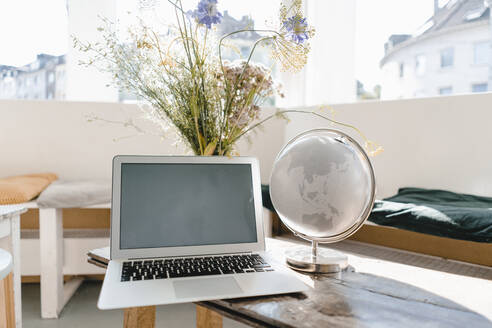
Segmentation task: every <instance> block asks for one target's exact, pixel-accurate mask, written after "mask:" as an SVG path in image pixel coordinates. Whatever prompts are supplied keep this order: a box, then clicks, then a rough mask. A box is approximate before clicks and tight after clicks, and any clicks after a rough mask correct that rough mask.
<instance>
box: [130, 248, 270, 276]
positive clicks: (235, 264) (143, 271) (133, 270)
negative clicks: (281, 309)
mask: <svg viewBox="0 0 492 328" xmlns="http://www.w3.org/2000/svg"><path fill="white" fill-rule="evenodd" d="M271 271H273V269H272V267H271V266H270V265H269V264H268V263H266V262H265V260H264V259H263V258H262V257H261V256H260V255H258V254H251V255H226V256H205V257H203V256H200V257H184V258H172V259H159V260H145V261H125V262H123V269H122V272H121V281H137V280H153V279H167V278H182V277H196V276H211V275H221V274H224V275H226V274H234V273H251V272H271Z"/></svg>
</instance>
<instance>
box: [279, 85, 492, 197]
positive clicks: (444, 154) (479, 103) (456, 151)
mask: <svg viewBox="0 0 492 328" xmlns="http://www.w3.org/2000/svg"><path fill="white" fill-rule="evenodd" d="M491 104H492V93H484V94H474V95H464V96H448V97H435V98H424V99H410V100H395V101H369V102H363V103H357V104H346V105H345V104H344V105H334V106H333V108H334V109H335V111H336V114H335V118H336V119H338V120H340V121H342V122H346V123H351V124H354V125H355V126H357V127H359V128H360V129H361V130H362V131H363V132H364V133H365V134H366V135H367V136H368V137H369V138H370V139H371V140H374V141H377V142H379V143H380V144H382V146H383V147H384V149H385V151H384V152H383V153H382V154H380V155H378V156H376V157H374V158H372V161H373V164H374V167H375V171H376V180H377V189H378V197H387V196H390V195H393V194H395V193H396V191H397V190H398V188H399V187H405V186H414V187H425V188H440V189H448V190H454V191H458V192H466V193H474V194H478V195H488V196H492V146H491V145H492V133H491V122H492V106H491ZM290 117H291V119H292V123H291V124H289V125H287V128H286V133H285V136H286V140H289V139H290V138H292V137H293V136H295V135H297V134H298V133H300V132H302V131H304V130H307V129H311V128H315V127H334V128H339V127H338V126H331V125H330V124H327V123H326V121H323V120H321V119H316V118H311V117H306V116H304V115H296V116H295V115H291V116H290ZM342 130H343V131H345V132H347V133H349V134H350V135H351V136H353V137H355V138H356V139H357V140H359V141H360V142H361V143H362V141H361V138H360V137H359V136H358V135H357V134H354V132H353V131H351V130H347V129H342Z"/></svg>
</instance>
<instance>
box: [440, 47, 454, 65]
mask: <svg viewBox="0 0 492 328" xmlns="http://www.w3.org/2000/svg"><path fill="white" fill-rule="evenodd" d="M453 64H454V48H446V49H443V50H441V68H446V67H452V66H453Z"/></svg>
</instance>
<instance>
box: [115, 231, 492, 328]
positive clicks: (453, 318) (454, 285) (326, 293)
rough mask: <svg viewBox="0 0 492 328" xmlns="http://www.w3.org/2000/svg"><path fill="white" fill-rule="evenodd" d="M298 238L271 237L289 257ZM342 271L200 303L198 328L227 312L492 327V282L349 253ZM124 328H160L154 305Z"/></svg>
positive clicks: (312, 321) (270, 243)
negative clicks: (287, 288) (286, 291)
mask: <svg viewBox="0 0 492 328" xmlns="http://www.w3.org/2000/svg"><path fill="white" fill-rule="evenodd" d="M292 245H293V242H292V241H286V240H276V239H267V250H268V251H270V252H272V253H274V254H275V255H276V256H278V258H279V260H280V261H282V262H283V252H284V250H285V248H287V247H290V246H292ZM349 265H350V266H349V268H348V270H347V271H345V272H342V273H340V274H336V275H318V276H315V275H307V274H300V273H296V274H297V275H298V276H299V277H300V279H302V280H303V281H304V282H305V283H306V284H308V285H309V286H311V287H313V289H311V290H310V291H308V292H306V293H298V294H290V295H283V296H282V295H279V296H265V297H251V298H242V299H230V300H217V301H208V302H199V303H197V327H200V328H205V327H206V328H212V327H213V328H219V327H222V317H228V318H231V319H233V320H236V321H240V322H243V323H245V324H247V325H250V326H252V327H340V328H344V327H359V326H362V327H421V326H431V327H492V321H491V319H492V297H491V296H490V295H492V282H491V281H490V280H483V279H477V278H471V277H465V276H460V275H454V274H449V273H444V272H439V271H434V270H428V269H422V268H418V267H413V266H409V265H404V264H399V263H394V262H389V261H383V260H377V259H372V258H369V257H361V256H357V255H353V254H349ZM124 326H125V327H132V328H133V327H139V328H143V327H154V326H155V307H144V308H131V309H126V310H125V319H124Z"/></svg>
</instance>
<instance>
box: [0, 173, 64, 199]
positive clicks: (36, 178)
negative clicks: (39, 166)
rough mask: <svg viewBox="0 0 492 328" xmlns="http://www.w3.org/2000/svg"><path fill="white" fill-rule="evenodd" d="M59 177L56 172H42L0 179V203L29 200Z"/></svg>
mask: <svg viewBox="0 0 492 328" xmlns="http://www.w3.org/2000/svg"><path fill="white" fill-rule="evenodd" d="M57 178H58V177H57V176H56V174H54V173H40V174H26V175H19V176H15V177H8V178H3V179H0V205H6V204H18V203H25V202H28V201H30V200H31V199H33V198H35V197H36V196H37V195H39V193H41V192H42V191H43V190H44V189H45V188H46V187H47V186H48V185H49V184H50V183H51V182H52V181H54V180H56V179H57Z"/></svg>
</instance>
